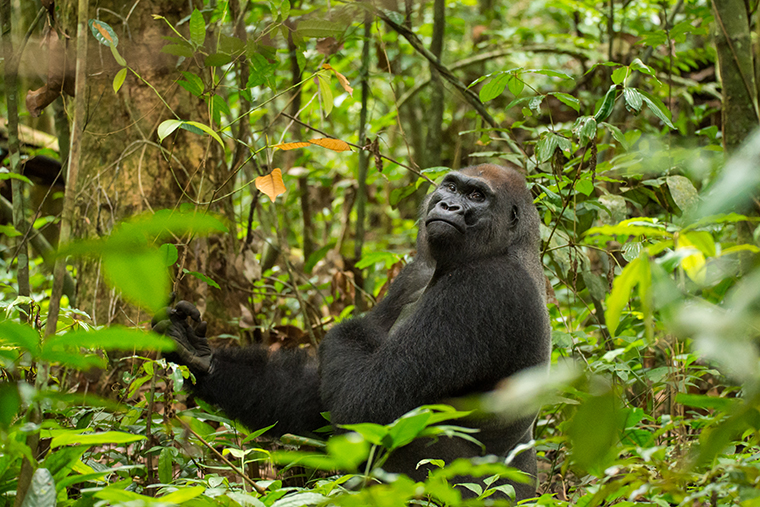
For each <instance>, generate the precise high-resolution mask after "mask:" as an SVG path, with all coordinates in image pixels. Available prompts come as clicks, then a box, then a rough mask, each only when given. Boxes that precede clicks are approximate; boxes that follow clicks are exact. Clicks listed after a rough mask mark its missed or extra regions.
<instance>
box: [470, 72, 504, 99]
mask: <svg viewBox="0 0 760 507" xmlns="http://www.w3.org/2000/svg"><path fill="white" fill-rule="evenodd" d="M510 76H511V74H499V75H498V76H496V77H495V78H494V79H492V80H491V81H489V82H488V83H486V84H485V85H484V86H483V88H481V89H480V93H479V94H478V96H479V97H480V101H481V102H483V103H486V102H488V101H489V100H493V99H495V98H496V97H498V96H499V95H501V94H502V93H504V89H505V88H506V87H507V82H508V81H509V79H510Z"/></svg>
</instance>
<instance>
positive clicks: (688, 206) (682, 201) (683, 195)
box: [666, 175, 699, 213]
mask: <svg viewBox="0 0 760 507" xmlns="http://www.w3.org/2000/svg"><path fill="white" fill-rule="evenodd" d="M666 181H667V182H668V190H670V196H671V197H672V198H673V201H674V202H675V203H676V205H677V206H678V208H679V209H680V210H681V211H682V212H683V213H689V212H690V211H692V210H693V209H695V208H696V206H697V204H698V203H699V193H698V192H697V189H696V188H694V184H693V183H692V182H691V181H690V180H689V178H687V177H685V176H679V175H676V176H668V177H667V178H666Z"/></svg>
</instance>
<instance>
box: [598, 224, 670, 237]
mask: <svg viewBox="0 0 760 507" xmlns="http://www.w3.org/2000/svg"><path fill="white" fill-rule="evenodd" d="M585 234H586V235H591V234H605V235H607V236H617V235H623V236H650V237H651V236H656V237H666V238H670V237H673V234H671V233H670V232H668V231H667V230H666V229H664V228H662V227H655V226H654V225H652V226H651V227H650V226H646V225H642V224H639V225H629V224H627V223H624V222H621V223H619V224H617V225H601V226H599V227H592V228H590V229H589V230H587V231H586V232H585Z"/></svg>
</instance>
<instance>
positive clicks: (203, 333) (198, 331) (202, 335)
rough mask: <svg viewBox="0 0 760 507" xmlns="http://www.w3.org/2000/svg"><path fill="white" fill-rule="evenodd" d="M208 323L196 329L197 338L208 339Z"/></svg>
mask: <svg viewBox="0 0 760 507" xmlns="http://www.w3.org/2000/svg"><path fill="white" fill-rule="evenodd" d="M207 325H208V323H207V322H206V321H205V320H204V321H203V322H201V323H200V324H198V327H196V328H195V336H197V337H198V338H205V337H206V326H207Z"/></svg>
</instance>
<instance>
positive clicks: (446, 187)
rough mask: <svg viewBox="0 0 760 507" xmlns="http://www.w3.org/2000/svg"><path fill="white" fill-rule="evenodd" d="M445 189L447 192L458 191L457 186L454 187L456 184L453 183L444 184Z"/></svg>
mask: <svg viewBox="0 0 760 507" xmlns="http://www.w3.org/2000/svg"><path fill="white" fill-rule="evenodd" d="M443 188H445V189H446V190H448V191H449V192H456V191H457V186H456V185H454V184H453V183H451V182H449V183H444V184H443Z"/></svg>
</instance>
